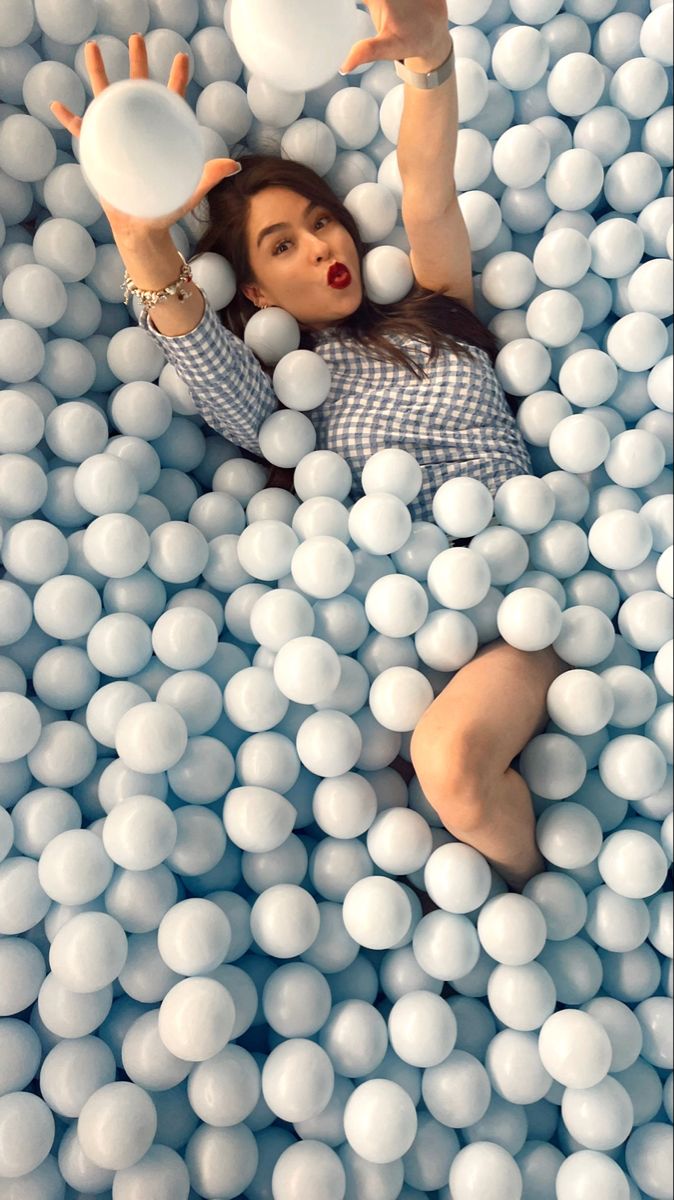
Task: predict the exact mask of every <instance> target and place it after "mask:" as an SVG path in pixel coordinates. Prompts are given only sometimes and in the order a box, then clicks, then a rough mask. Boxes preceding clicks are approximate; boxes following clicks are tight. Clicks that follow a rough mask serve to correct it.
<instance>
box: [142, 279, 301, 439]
mask: <svg viewBox="0 0 674 1200" xmlns="http://www.w3.org/2000/svg"><path fill="white" fill-rule="evenodd" d="M189 287H190V289H191V290H192V291H193V292H194V293H195V296H194V298H195V299H197V303H198V305H199V306H200V307H201V308H202V316H201V318H200V320H198V323H197V325H196V326H195V328H193V329H191V330H190V331H188V332H186V333H182V334H180V333H179V334H174V335H170V334H166V333H164V332H161V331H160V330H159V328H158V325H159V323H160V322H161V324H162V325H163V326H164V327H165V326H166V325H167V324H169V323H170V322H171V320H173V321H175V322H177V323H179V322H180V315H179V314H178V315H177V316H175V317H173V318H172V317H171V315H170V314H169V313H168V305H169V304H171V305H178V306H179V307H184V305H181V304H180V301H176V300H174V298H171V299H170V300H166V301H162V302H161V303H160V304H159V305H155V307H154V308H152V309H151V310H150V312H149V314H148V313H146V312H144V311H142V312H141V314H140V317H139V324H140V326H141V328H143V329H145V330H146V332H147V333H149V334H150V336H151V337H152V338H153V339H154V341H155V342H156V343H157V344H158V345H159V346H160V347H161V349H162V350H163V352H164V354H165V355H166V358H167V359H168V361H169V362H170V363H171V364H172V366H173V367H174V368H175V371H176V374H177V375H178V376H179V377H180V379H182V381H183V383H185V384H186V385H187V387H188V388H189V390H190V394H191V396H192V400H193V401H194V405H195V407H196V409H197V411H198V412H199V413H200V415H201V416H202V417H203V419H204V420H205V421H206V422H207V423H208V424H209V425H210V426H211V428H212V429H215V430H216V431H217V432H218V433H221V434H222V435H223V437H226V438H228V439H229V441H231V442H234V444H235V445H236V446H241V447H242V449H244V450H249V451H251V453H252V454H258V455H259V454H261V451H260V445H259V441H258V431H259V429H260V426H261V424H262V422H263V421H265V420H266V418H267V417H269V416H271V414H272V413H273V412H275V411H276V409H277V408H278V407H279V402H278V398H277V396H276V393H275V392H274V389H273V386H272V382H271V379H270V378H269V376H268V375H267V374H266V372H265V371H264V370H263V369H262V367H261V366H260V363H259V362H258V360H257V358H256V357H255V355H254V354H253V352H252V350H250V349H249V347H248V346H246V345H245V343H244V342H242V341H241V339H240V338H238V337H236V335H235V334H233V333H232V332H231V331H230V330H229V329H226V328H225V326H224V325H223V324H222V322H221V320H220V318H219V317H218V316H217V314H216V313H215V312H214V311H213V308H212V307H211V305H210V304H209V302H208V300H207V299H206V298H205V297H204V295H203V293H202V292H200V291H199V289H198V288H197V287H196V286H195V285H194V284H190V285H189ZM187 303H191V301H186V302H185V304H187ZM165 306H166V309H167V312H166V313H163V312H161V313H160V310H161V309H163V308H164V307H165Z"/></svg>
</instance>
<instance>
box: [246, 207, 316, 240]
mask: <svg viewBox="0 0 674 1200" xmlns="http://www.w3.org/2000/svg"><path fill="white" fill-rule="evenodd" d="M318 207H319V206H318V205H317V204H314V202H313V200H310V201H309V203H308V204H307V206H306V208H305V209H304V211H303V213H302V218H303V219H304V218H305V217H308V216H309V213H310V212H311V210H312V208H318ZM288 228H289V224H288V222H287V221H280V222H279V223H278V224H276V225H267V227H266V229H261V230H260V232H259V233H258V235H257V245H258V247H259V246H261V245H262V242H263V241H264V239H265V238H266V237H269V235H270V234H271V233H278V232H279V230H281V229H288Z"/></svg>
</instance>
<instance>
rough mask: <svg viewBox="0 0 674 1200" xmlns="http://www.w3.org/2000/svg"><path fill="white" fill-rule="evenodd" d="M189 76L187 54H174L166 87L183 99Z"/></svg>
mask: <svg viewBox="0 0 674 1200" xmlns="http://www.w3.org/2000/svg"><path fill="white" fill-rule="evenodd" d="M189 75H190V60H189V55H187V54H176V56H175V58H174V60H173V65H172V67H171V74H170V75H169V80H168V83H167V85H166V86H167V87H168V88H169V90H170V91H172V92H176V93H177V94H178V95H179V96H182V97H183V98H184V96H185V92H186V91H187V85H188V83H189Z"/></svg>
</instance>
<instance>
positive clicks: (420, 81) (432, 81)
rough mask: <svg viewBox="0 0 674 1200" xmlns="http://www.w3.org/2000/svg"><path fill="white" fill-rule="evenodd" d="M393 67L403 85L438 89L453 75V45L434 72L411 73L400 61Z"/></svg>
mask: <svg viewBox="0 0 674 1200" xmlns="http://www.w3.org/2000/svg"><path fill="white" fill-rule="evenodd" d="M394 67H395V72H396V75H397V76H398V78H399V79H402V80H403V82H404V83H409V84H411V85H412V87H417V88H422V89H424V90H429V89H430V88H436V87H440V85H441V84H443V83H446V82H447V80H448V79H451V77H452V75H453V73H454V45H453V44H452V47H451V49H450V51H449V54H448V55H447V58H446V59H445V61H444V62H443V63H440V66H439V67H436V69H435V70H434V71H427V72H423V71H412V70H411V68H410V67H408V66H406V65H405V63H404V62H402V61H401V60H400V59H397V60H396V62H395V63H394Z"/></svg>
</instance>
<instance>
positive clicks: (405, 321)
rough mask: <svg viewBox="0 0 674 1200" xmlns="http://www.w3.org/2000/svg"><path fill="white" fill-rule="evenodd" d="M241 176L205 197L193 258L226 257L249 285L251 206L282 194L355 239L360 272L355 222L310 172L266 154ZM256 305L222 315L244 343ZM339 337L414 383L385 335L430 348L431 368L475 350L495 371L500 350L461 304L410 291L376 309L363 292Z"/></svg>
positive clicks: (241, 299) (361, 251) (244, 162)
mask: <svg viewBox="0 0 674 1200" xmlns="http://www.w3.org/2000/svg"><path fill="white" fill-rule="evenodd" d="M241 166H242V168H243V169H242V171H241V173H240V174H238V175H235V176H230V177H229V178H227V179H225V180H222V181H221V182H220V183H218V184H216V186H215V187H214V188H212V189H211V191H210V192H209V193H208V205H209V218H208V228H207V229H206V230H205V232H204V233H203V235H202V237H201V238H200V240H199V243H198V245H197V248H196V251H195V254H203V253H205V252H206V251H213V252H215V253H216V254H221V255H223V257H224V258H226V259H227V260H228V261H229V263H230V264H231V266H232V269H233V271H234V273H235V275H236V278H237V280H239V282H240V283H254V282H255V279H254V275H253V271H252V269H251V265H250V260H249V256H248V217H249V211H250V200H251V198H252V197H253V196H255V195H256V194H257V193H258V192H261V191H262V190H263V189H264V188H267V187H286V188H289V189H290V190H292V191H294V192H297V193H298V194H299V195H301V196H303V197H304V198H305V199H306V200H311V201H313V202H314V204H316V205H318V206H320V207H321V208H326V209H327V210H328V211H329V212H330V213H331V215H332V216H333V217H334V218H335V220H337V221H339V222H340V224H342V225H343V226H344V227H345V228H346V229H347V231H348V232H349V233H350V235H351V237H352V238H353V240H354V242H355V245H356V250H357V253H358V257H359V259H360V262H361V264H362V260H363V257H364V255H365V253H366V247H365V246H364V244H363V242H362V240H361V237H360V234H359V232H358V226H357V224H356V221H355V220H354V218H353V217H352V215H351V213H350V212H349V211H348V209H347V208H345V207H344V205H343V204H342V203H341V201H340V200H339V198H338V197H337V196H336V195H335V193H334V192H333V190H332V188H331V187H330V186H329V185H328V184H327V183H326V182H325V180H324V179H322V178H321V176H320V175H318V174H316V172H315V171H313V170H312V169H311V168H310V167H307V166H304V164H302V163H297V162H291V161H288V160H286V159H282V158H277V157H276V156H273V155H267V154H251V155H247V156H245V157H243V158H242V159H241ZM255 312H257V309H256V307H255V305H254V304H253V303H252V301H250V300H249V299H248V298H247V297H246V296H244V295H243V293H242V292H241V291H237V293H236V295H235V296H234V299H233V300H232V301H231V303H230V304H229V305H227V307H226V308H224V309H222V310H221V312H220V318H221V320H222V321H223V324H224V325H226V327H227V328H228V329H230V330H231V331H232V333H235V334H236V335H237V336H238V337H240V338H243V333H244V329H245V327H246V324H247V322H248V321H249V320H250V318H251V316H252V315H253V313H255ZM339 328H340V330H343V332H344V335H345V336H347V337H350V338H352V339H353V340H355V341H357V342H359V343H360V344H361V345H363V346H365V347H367V349H368V350H369V351H370V353H372V354H373V355H374V356H375V357H377V358H381V359H385V360H389V361H392V362H397V363H400V364H402V365H403V366H405V367H407V368H408V369H409V370H410V371H412V372H413V374H415V375H416V376H417V377H418V378H423V375H424V372H423V370H422V369H421V368H420V367H419V366H418V365H417V364H416V363H415V362H414V361H413V360H412V359H411V358H410V357H409V355H407V354H406V353H405V351H404V350H403V349H402V348H401V347H399V346H396V345H395V344H394V343H392V342H390V341H389V340H388V339H387V337H386V334H387V333H393V334H403V335H408V336H412V337H415V338H418V339H419V340H420V341H422V342H425V343H426V344H427V345H429V346H430V348H431V355H430V361H432V360H433V359H434V358H435V357H436V355H437V354H438V352H439V350H440V348H441V347H446V348H448V349H450V350H453V351H454V352H455V353H456V354H461V355H464V356H472V349H473V347H477V348H479V349H481V350H485V351H486V352H487V354H488V355H489V357H490V359H491V361H492V363H493V362H494V359H495V358H496V354H497V353H498V349H499V345H498V342H497V340H496V338H495V337H494V336H493V334H492V333H491V332H490V331H489V330H488V329H486V328H485V326H484V325H483V324H482V322H481V321H480V319H479V318H478V317H477V316H476V315H475V313H473V312H471V310H470V309H469V308H467V307H466V306H465V305H464V304H462V303H461V301H459V300H454V299H451V298H450V297H449V296H445V295H442V294H441V293H439V292H431V291H428V290H427V289H426V288H422V287H420V286H419V285H418V284H415V285H414V286H413V287H412V289H411V290H410V292H409V293H408V295H407V296H406V297H405V298H404V299H403V300H401V301H399V302H398V303H396V304H386V305H381V304H375V303H373V302H372V301H371V300H370V299H369V298H368V297H367V296H366V295H365V292H363V300H362V303H361V304H360V306H359V307H358V309H357V310H356V311H355V312H354V313H353V314H352V315H351V316H349V317H347V318H345V319H344V320H342V321H340V322H339ZM302 345H303V346H304V347H305V348H309V349H310V348H312V338H311V332H310V331H307V332H305V333H304V334H303V337H302Z"/></svg>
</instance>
